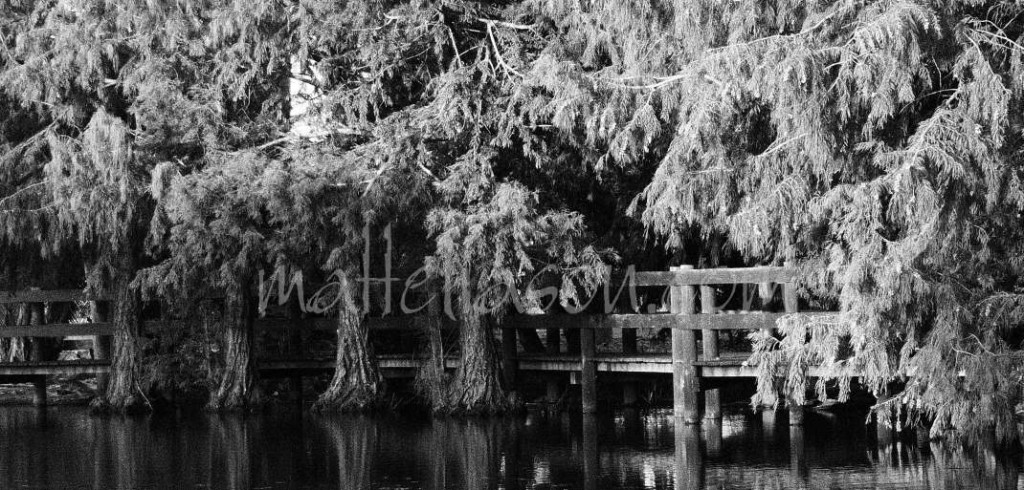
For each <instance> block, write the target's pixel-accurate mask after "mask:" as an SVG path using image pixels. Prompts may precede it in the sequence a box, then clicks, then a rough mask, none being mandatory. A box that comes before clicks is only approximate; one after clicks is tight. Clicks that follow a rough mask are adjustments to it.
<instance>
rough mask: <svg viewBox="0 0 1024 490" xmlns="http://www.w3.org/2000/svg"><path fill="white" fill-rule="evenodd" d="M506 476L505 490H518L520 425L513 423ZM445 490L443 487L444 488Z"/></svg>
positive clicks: (508, 441)
mask: <svg viewBox="0 0 1024 490" xmlns="http://www.w3.org/2000/svg"><path fill="white" fill-rule="evenodd" d="M504 453H505V474H504V475H503V482H504V485H505V487H504V488H505V490H518V489H519V488H520V485H519V424H518V423H515V422H512V424H511V425H510V426H509V428H508V439H507V440H506V441H505V450H504ZM442 488H443V487H442Z"/></svg>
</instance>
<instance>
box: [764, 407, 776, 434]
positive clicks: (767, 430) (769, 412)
mask: <svg viewBox="0 0 1024 490" xmlns="http://www.w3.org/2000/svg"><path fill="white" fill-rule="evenodd" d="M778 415H779V411H778V410H775V409H774V408H766V409H764V410H761V428H762V429H763V430H764V439H765V440H766V441H770V440H773V439H775V421H776V419H777V418H778Z"/></svg>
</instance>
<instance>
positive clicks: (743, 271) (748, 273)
mask: <svg viewBox="0 0 1024 490" xmlns="http://www.w3.org/2000/svg"><path fill="white" fill-rule="evenodd" d="M796 275H797V271H796V269H795V268H792V267H739V268H733V269H726V268H723V269H689V270H680V271H668V272H665V271H643V272H637V273H636V285H637V286H710V285H713V284H756V283H761V282H778V283H787V282H793V281H794V280H795V279H796Z"/></svg>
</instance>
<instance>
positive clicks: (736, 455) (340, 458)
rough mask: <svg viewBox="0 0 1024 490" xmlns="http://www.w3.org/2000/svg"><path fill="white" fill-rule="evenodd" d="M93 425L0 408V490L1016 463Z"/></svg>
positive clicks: (537, 432) (548, 436)
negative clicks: (5, 489)
mask: <svg viewBox="0 0 1024 490" xmlns="http://www.w3.org/2000/svg"><path fill="white" fill-rule="evenodd" d="M805 424H806V425H805V426H804V427H789V426H788V424H787V423H786V420H785V418H784V417H782V418H780V417H778V416H777V414H767V415H730V416H726V417H725V418H724V419H723V420H722V421H721V422H719V423H714V424H709V423H705V424H703V425H699V426H687V425H684V424H676V423H675V421H674V419H673V417H672V416H671V413H670V412H665V411H657V412H653V413H645V412H641V411H638V410H636V409H631V410H624V411H621V412H617V413H615V414H613V415H598V416H580V415H572V414H564V413H562V414H557V413H540V412H538V413H532V414H530V415H528V416H526V417H521V418H514V419H511V418H510V419H464V420H450V419H433V418H429V417H423V418H407V417H365V416H327V417H320V416H318V417H313V416H309V415H303V414H302V413H301V412H298V411H296V412H284V413H273V414H266V415H259V416H250V417H234V416H211V415H205V414H195V415H192V416H187V417H167V416H151V417H143V418H118V417H113V418H95V417H90V416H89V415H88V414H87V413H85V411H84V410H80V409H71V408H60V407H53V408H50V409H46V410H37V409H33V408H28V407H2V408H0V441H2V444H0V488H29V489H56V488H94V489H107V488H114V489H150V488H153V489H156V488H218V489H219V488H223V489H230V490H235V489H253V488H260V489H285V488H289V489H290V488H299V489H331V490H337V489H346V490H347V489H362V488H383V489H398V488H403V489H404V488H416V489H430V490H441V489H494V490H498V489H509V490H511V489H548V488H560V489H561V488H570V489H584V490H590V489H606V488H645V489H701V488H714V489H721V488H724V489H734V488H735V489H739V488H743V489H747V488H754V489H782V488H785V489H790V488H808V489H810V488H815V489H816V488H842V489H844V490H850V489H859V488H915V489H926V488H927V489H956V488H1017V487H1018V485H1019V483H1020V482H1022V481H1021V478H1020V466H1019V459H1020V456H1019V455H1012V454H1010V453H1008V452H1006V451H1003V450H1000V449H999V448H997V447H995V446H994V445H992V444H989V445H982V446H981V447H979V448H977V449H971V450H968V449H963V448H956V449H951V448H948V447H944V446H942V445H940V444H935V443H931V444H925V445H923V447H921V446H920V445H919V444H918V443H917V441H916V440H915V439H914V437H913V436H911V435H909V434H907V435H904V436H902V437H901V435H900V434H894V435H893V437H892V438H891V440H883V441H880V442H881V444H879V443H878V441H877V440H876V436H875V434H874V432H875V431H874V430H873V429H870V428H866V427H865V425H864V418H863V416H862V415H860V416H849V417H844V416H831V417H826V416H822V415H809V416H808V417H807V420H806V422H805Z"/></svg>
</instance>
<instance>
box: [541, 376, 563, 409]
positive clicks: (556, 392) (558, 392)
mask: <svg viewBox="0 0 1024 490" xmlns="http://www.w3.org/2000/svg"><path fill="white" fill-rule="evenodd" d="M560 398H562V387H561V385H560V383H559V382H558V380H557V379H555V378H548V380H547V394H546V396H545V399H546V400H547V402H548V403H558V400H559V399H560Z"/></svg>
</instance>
